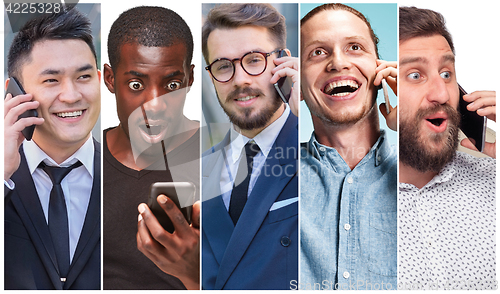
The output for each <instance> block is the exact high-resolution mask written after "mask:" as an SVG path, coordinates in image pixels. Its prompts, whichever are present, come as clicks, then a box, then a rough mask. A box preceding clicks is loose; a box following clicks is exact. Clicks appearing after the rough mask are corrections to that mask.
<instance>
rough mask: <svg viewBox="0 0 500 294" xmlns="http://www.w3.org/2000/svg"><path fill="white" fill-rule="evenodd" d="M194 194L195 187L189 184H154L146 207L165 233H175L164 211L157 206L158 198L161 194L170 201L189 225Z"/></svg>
mask: <svg viewBox="0 0 500 294" xmlns="http://www.w3.org/2000/svg"><path fill="white" fill-rule="evenodd" d="M195 193H196V186H195V185H194V184H193V183H191V182H156V183H153V184H152V185H151V187H150V193H149V199H148V206H149V209H150V210H151V212H153V214H154V215H155V217H156V219H157V220H158V222H159V223H160V225H161V226H162V227H163V228H164V229H165V231H167V232H169V233H173V232H174V231H175V228H174V224H173V223H172V220H170V218H169V217H168V215H167V213H166V212H165V210H163V208H162V207H161V206H160V204H158V201H157V198H158V196H159V195H160V194H163V195H165V196H167V197H168V198H169V199H171V200H172V201H173V202H174V203H175V205H176V206H177V208H179V210H180V211H181V212H182V214H183V215H184V218H185V219H186V221H187V222H188V223H189V224H190V223H191V215H192V212H193V203H194V198H195Z"/></svg>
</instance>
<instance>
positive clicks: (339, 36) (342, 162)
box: [292, 4, 397, 289]
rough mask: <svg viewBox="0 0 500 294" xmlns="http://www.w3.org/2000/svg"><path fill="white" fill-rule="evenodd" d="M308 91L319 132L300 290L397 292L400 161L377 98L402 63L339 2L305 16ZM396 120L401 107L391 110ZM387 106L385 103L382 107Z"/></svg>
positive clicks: (313, 142) (307, 146) (305, 173)
mask: <svg viewBox="0 0 500 294" xmlns="http://www.w3.org/2000/svg"><path fill="white" fill-rule="evenodd" d="M301 42H302V44H301V49H302V55H301V66H302V67H301V68H302V73H301V87H302V88H301V91H302V97H303V98H304V99H305V101H306V104H307V106H308V107H309V109H310V111H311V115H312V121H313V125H314V133H313V134H312V136H311V139H310V141H309V142H308V143H303V144H302V149H301V159H302V160H301V169H300V171H301V175H300V176H301V198H300V201H301V204H300V206H301V208H300V209H301V211H300V216H301V220H300V233H301V251H300V254H301V255H300V262H301V273H300V274H301V280H300V281H299V284H298V285H292V286H298V287H297V288H300V289H396V283H397V281H396V273H397V262H396V255H397V252H396V243H397V241H396V233H397V229H396V227H397V217H396V208H397V203H396V202H397V201H396V195H397V194H396V189H397V184H396V181H397V178H396V176H397V174H396V173H397V158H396V151H395V149H394V148H391V147H390V145H389V143H388V140H387V138H386V135H385V133H384V131H380V128H379V120H378V113H377V108H376V107H375V101H376V97H377V89H378V88H379V87H380V86H381V82H382V78H385V79H386V80H387V82H388V84H389V85H390V86H391V88H392V89H393V91H394V92H396V84H397V82H396V81H397V69H396V67H397V64H396V62H386V61H381V60H379V59H378V49H377V43H378V39H377V37H376V36H375V34H374V32H373V30H372V28H371V26H370V24H369V22H368V21H367V20H366V18H365V17H364V16H363V15H362V14H361V13H360V12H358V11H357V10H354V9H352V8H351V7H348V6H345V5H341V4H326V5H322V6H319V7H316V8H315V9H313V10H312V11H311V12H309V13H308V14H307V15H306V16H305V17H304V18H303V19H302V20H301ZM382 107H383V105H381V111H382V113H383V115H384V116H385V117H386V119H387V124H388V126H389V127H391V128H392V129H395V128H396V127H395V126H396V109H394V110H393V109H392V108H391V107H390V108H391V112H390V114H389V115H386V111H385V108H384V109H383V108H382ZM382 109H383V110H382Z"/></svg>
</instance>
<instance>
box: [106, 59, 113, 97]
mask: <svg viewBox="0 0 500 294" xmlns="http://www.w3.org/2000/svg"><path fill="white" fill-rule="evenodd" d="M104 84H105V85H106V87H107V88H108V90H109V91H110V92H111V93H113V94H114V93H115V74H114V73H113V69H112V68H111V66H110V65H108V64H107V63H106V64H104Z"/></svg>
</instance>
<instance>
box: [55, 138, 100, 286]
mask: <svg viewBox="0 0 500 294" xmlns="http://www.w3.org/2000/svg"><path fill="white" fill-rule="evenodd" d="M100 224H101V151H100V144H99V143H97V141H95V140H94V180H93V183H92V192H91V194H90V201H89V206H88V208H87V214H86V216H85V223H84V225H83V228H82V232H81V234H80V238H79V239H78V245H77V246H76V251H75V255H74V256H73V261H72V262H71V267H70V269H69V273H68V277H67V279H66V283H64V289H69V288H70V287H71V285H72V284H73V282H74V281H75V280H76V279H77V278H78V276H79V274H80V273H81V271H82V270H83V268H84V267H85V265H86V263H87V261H88V260H89V258H90V257H91V255H92V253H93V252H94V248H95V246H96V245H97V243H99V242H100V239H101V238H100V237H101V226H100Z"/></svg>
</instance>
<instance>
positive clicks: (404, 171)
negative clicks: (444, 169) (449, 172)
mask: <svg viewBox="0 0 500 294" xmlns="http://www.w3.org/2000/svg"><path fill="white" fill-rule="evenodd" d="M437 174H438V172H434V171H429V172H420V171H418V170H416V169H414V168H412V167H410V166H408V165H406V164H404V163H402V162H401V161H400V164H399V182H400V183H407V184H411V185H414V186H415V187H417V188H418V189H422V187H423V186H425V185H426V184H427V183H429V182H430V181H431V180H432V179H433V178H434V177H435V176H436V175H437Z"/></svg>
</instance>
